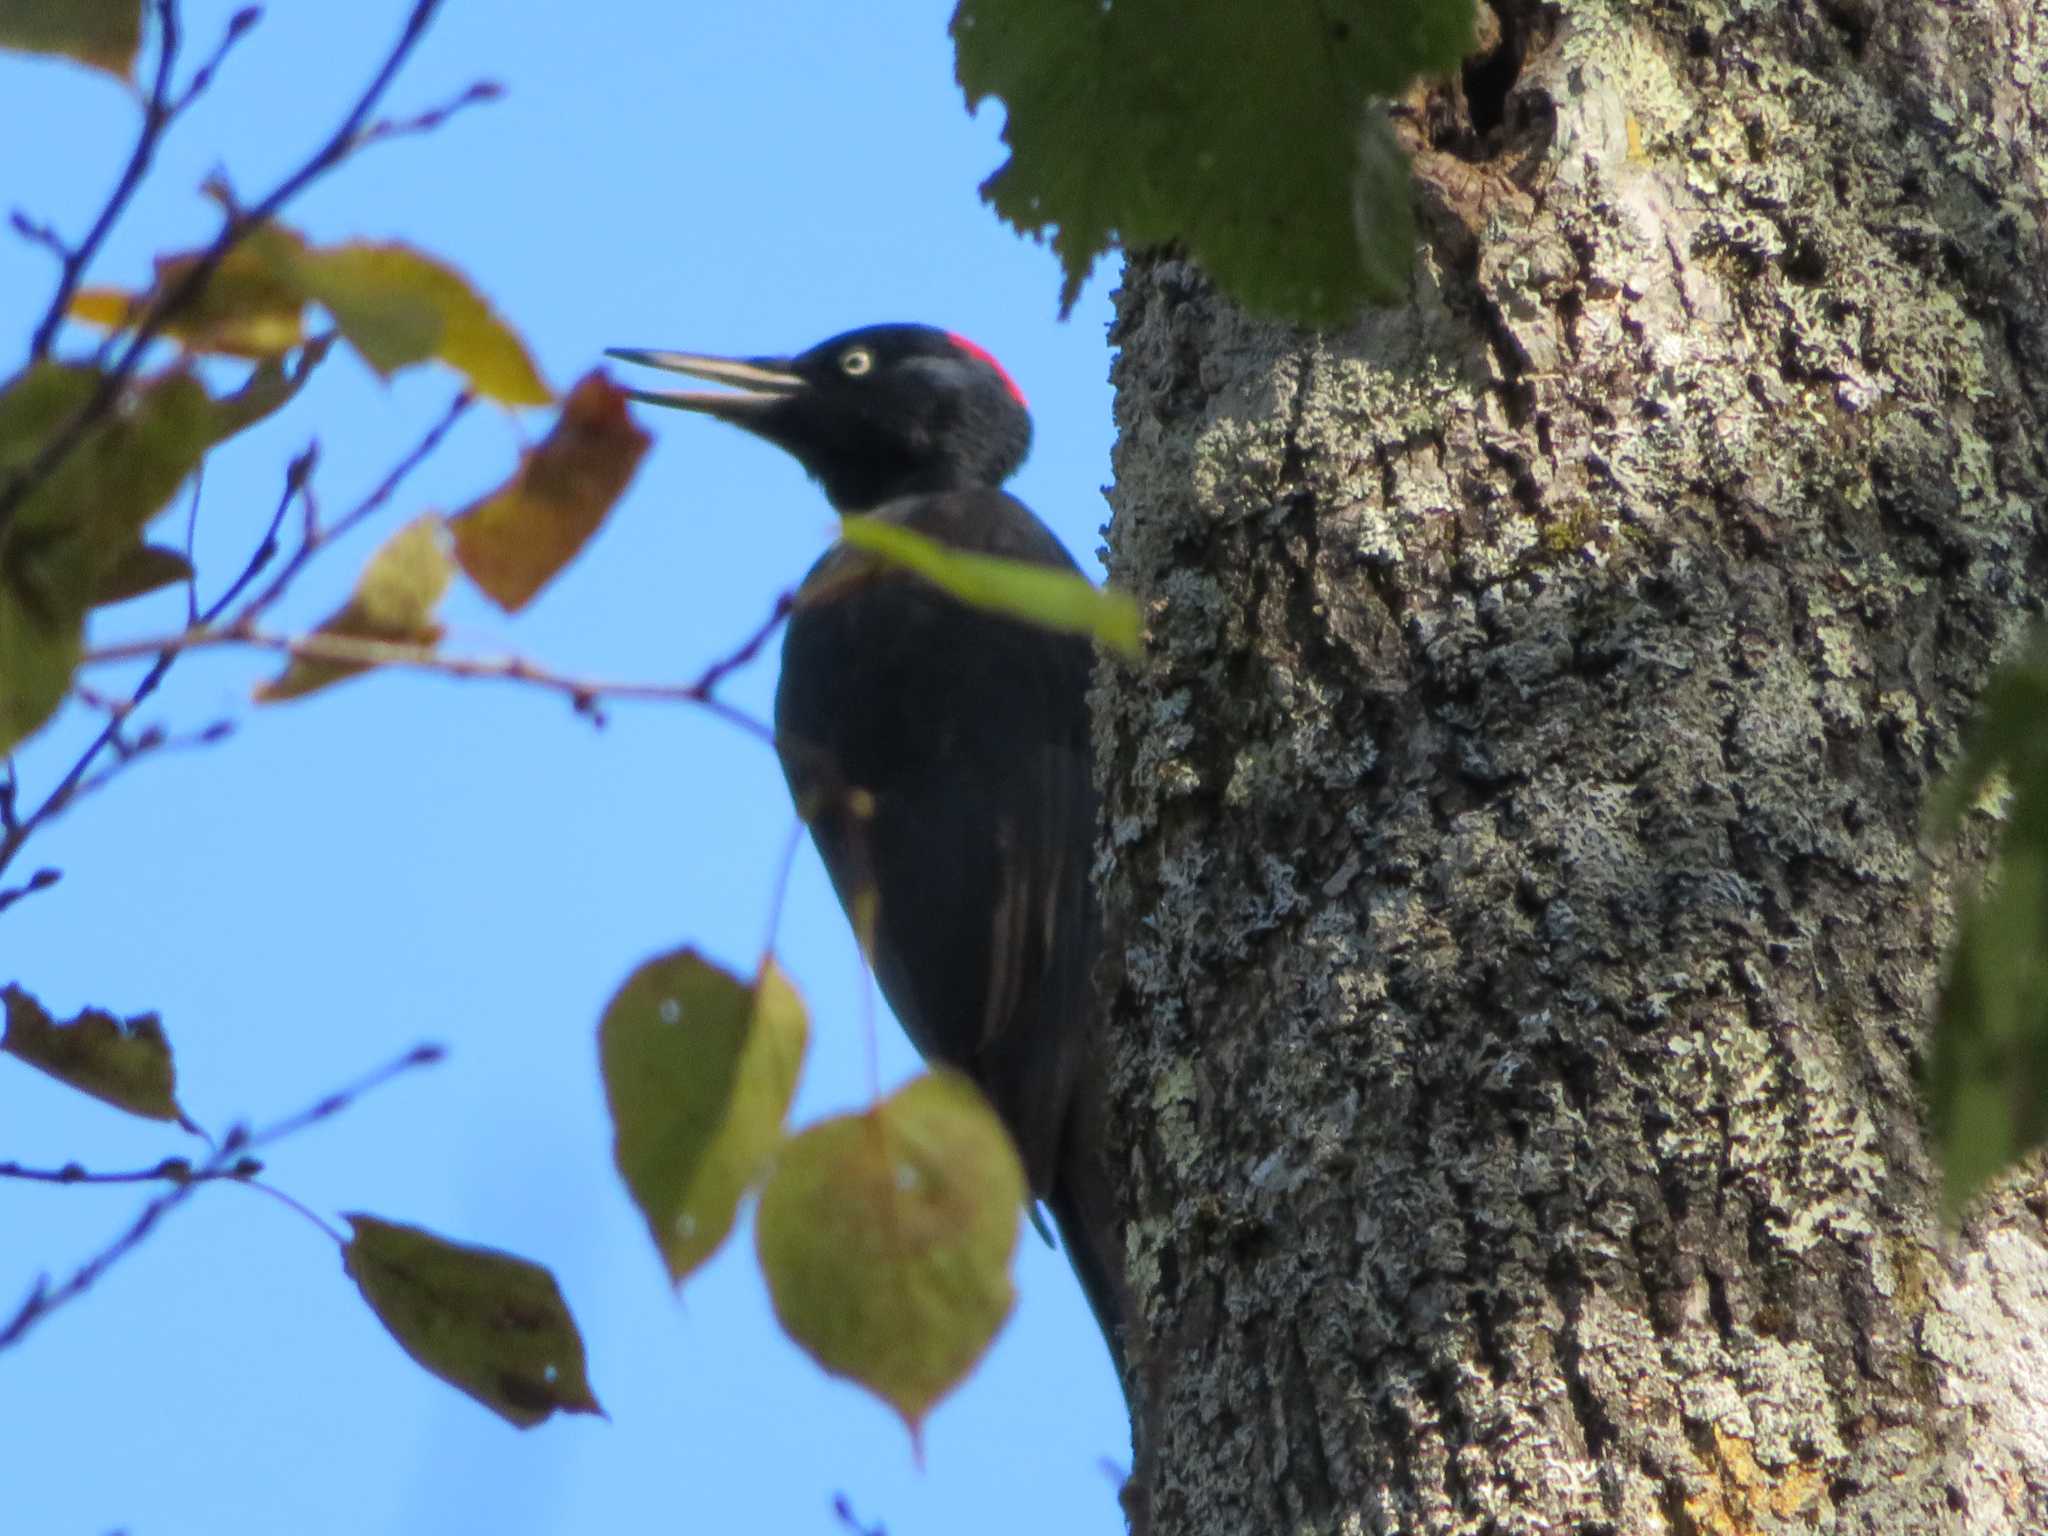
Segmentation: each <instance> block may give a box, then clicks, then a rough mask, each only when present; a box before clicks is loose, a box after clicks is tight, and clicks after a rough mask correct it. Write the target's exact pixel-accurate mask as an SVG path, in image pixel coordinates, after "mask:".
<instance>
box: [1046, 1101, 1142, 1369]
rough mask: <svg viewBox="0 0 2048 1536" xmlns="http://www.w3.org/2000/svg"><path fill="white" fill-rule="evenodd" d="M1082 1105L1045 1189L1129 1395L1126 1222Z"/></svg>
mask: <svg viewBox="0 0 2048 1536" xmlns="http://www.w3.org/2000/svg"><path fill="white" fill-rule="evenodd" d="M1078 1107H1079V1108H1080V1110H1081V1112H1080V1113H1078V1114H1076V1115H1075V1116H1074V1117H1073V1120H1074V1122H1075V1123H1073V1124H1071V1125H1070V1126H1069V1128H1068V1131H1067V1136H1066V1145H1065V1147H1064V1148H1063V1155H1062V1156H1061V1158H1060V1167H1059V1174H1058V1177H1057V1178H1056V1179H1055V1180H1054V1181H1053V1187H1052V1188H1051V1189H1050V1190H1049V1191H1048V1192H1047V1193H1046V1197H1045V1204H1046V1209H1048V1210H1050V1211H1051V1212H1052V1219H1053V1223H1054V1225H1056V1226H1057V1227H1058V1228H1059V1229H1060V1246H1061V1247H1063V1248H1065V1249H1066V1251H1067V1262H1068V1263H1070V1264H1072V1265H1073V1266H1074V1274H1075V1276H1076V1277H1077V1278H1079V1280H1080V1282H1081V1290H1082V1292H1083V1293H1084V1294H1085V1295H1086V1296H1087V1298H1088V1305H1089V1306H1090V1307H1092V1308H1093V1309H1094V1311H1095V1321H1096V1323H1097V1324H1098V1325H1099V1326H1100V1327H1101V1329H1102V1338H1103V1342H1104V1343H1106V1344H1107V1345H1108V1346H1109V1357H1110V1359H1111V1360H1112V1361H1113V1362H1114V1363H1115V1365H1116V1379H1117V1384H1118V1385H1119V1386H1121V1387H1122V1388H1123V1390H1124V1395H1125V1396H1126V1397H1129V1395H1130V1387H1129V1385H1128V1378H1127V1377H1126V1376H1125V1374H1124V1366H1125V1356H1124V1326H1125V1320H1126V1318H1127V1317H1128V1315H1129V1309H1128V1307H1127V1305H1126V1298H1127V1296H1128V1292H1127V1290H1126V1288H1125V1284H1124V1277H1123V1275H1124V1272H1123V1241H1122V1239H1123V1223H1122V1220H1121V1218H1120V1217H1119V1216H1118V1214H1117V1207H1116V1198H1115V1191H1114V1190H1113V1189H1112V1188H1111V1187H1110V1182H1109V1172H1108V1168H1107V1166H1106V1165H1105V1163H1104V1161H1103V1158H1102V1142H1101V1137H1100V1135H1099V1134H1096V1131H1097V1128H1098V1126H1099V1123H1100V1122H1099V1121H1096V1120H1095V1117H1094V1115H1093V1114H1092V1113H1091V1112H1090V1109H1091V1106H1087V1105H1082V1106H1078ZM1091 1121H1094V1122H1095V1123H1093V1124H1091V1123H1090V1122H1091Z"/></svg>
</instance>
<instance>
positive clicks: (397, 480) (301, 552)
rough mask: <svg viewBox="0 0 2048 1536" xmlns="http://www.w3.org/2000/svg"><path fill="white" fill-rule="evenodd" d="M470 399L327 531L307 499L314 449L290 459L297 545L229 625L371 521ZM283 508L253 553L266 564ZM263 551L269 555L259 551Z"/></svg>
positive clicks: (249, 618) (248, 618)
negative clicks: (297, 508)
mask: <svg viewBox="0 0 2048 1536" xmlns="http://www.w3.org/2000/svg"><path fill="white" fill-rule="evenodd" d="M475 399H476V397H475V396H474V395H470V394H460V395H457V396H456V397H455V398H454V399H453V400H452V401H450V402H449V405H448V409H447V410H445V411H443V412H442V413H441V419H440V420H439V421H437V422H435V423H434V425H433V426H432V427H430V428H429V429H428V431H427V434H426V436H424V437H422V438H421V439H420V440H419V442H418V443H416V444H415V445H414V446H413V449H412V451H411V452H410V453H408V454H407V455H406V456H405V457H404V458H402V459H400V460H399V461H398V463H397V464H396V465H394V466H393V467H392V470H391V473H390V474H388V475H386V476H385V477H384V478H383V479H382V480H380V481H378V482H377V485H376V488H375V489H373V490H372V491H371V492H370V494H369V495H367V496H365V497H364V498H363V499H362V500H361V501H359V502H357V503H356V504H355V505H354V506H353V507H351V508H349V510H348V511H347V512H346V513H344V514H343V515H342V516H341V517H340V518H339V519H338V520H337V521H336V522H335V523H334V524H333V525H332V526H330V527H325V528H323V527H322V526H321V524H320V519H319V517H318V515H317V513H316V511H315V507H314V502H313V498H312V489H311V477H312V472H313V466H314V464H315V463H316V462H317V461H318V458H317V454H316V453H315V450H313V449H311V448H309V449H307V451H306V452H305V453H304V454H301V455H300V456H299V457H298V458H296V459H294V460H293V461H292V467H291V471H290V473H289V474H288V475H287V477H286V485H287V490H288V491H289V492H290V493H291V494H294V495H297V496H299V497H300V499H301V504H302V506H303V507H304V508H305V514H306V516H305V521H304V523H303V524H302V526H301V529H300V533H299V546H298V548H297V549H295V550H293V551H292V554H291V558H290V559H289V560H287V561H285V563H284V565H283V566H282V567H280V568H279V570H278V572H277V574H276V575H275V576H274V577H272V578H271V580H270V584H269V585H268V586H266V587H265V588H264V589H263V590H262V591H261V592H258V593H257V594H256V595H255V596H254V597H252V598H250V599H249V602H248V605H247V606H246V607H244V608H243V609H242V611H241V612H240V613H239V614H237V615H236V616H235V621H234V624H233V625H232V626H230V627H231V628H236V629H239V628H243V627H246V626H247V625H249V624H252V623H253V622H254V621H255V619H256V618H257V616H258V615H260V614H261V613H263V612H264V610H266V609H267V608H269V607H270V605H271V604H273V603H275V602H276V601H277V600H278V599H279V598H280V597H282V596H284V592H285V589H286V588H287V587H289V586H290V585H291V584H292V581H293V579H294V578H295V577H297V576H298V574H299V572H300V571H302V570H304V569H305V568H306V562H307V561H309V560H311V559H312V558H313V556H315V555H316V554H318V553H319V552H320V551H321V550H322V549H324V548H326V547H327V546H328V545H329V544H332V543H333V542H334V541H335V540H336V539H339V538H343V537H345V536H347V535H348V534H350V533H352V532H354V531H355V529H356V528H357V527H359V526H360V525H361V524H362V523H363V522H364V521H365V520H366V519H368V518H370V517H373V516H374V515H376V513H377V512H379V511H380V510H382V508H383V507H384V506H385V504H386V503H387V502H389V501H390V500H391V498H392V497H393V496H394V495H396V494H397V492H398V488H399V487H400V486H401V485H403V484H404V483H405V481H406V477H407V476H409V475H410V474H411V473H412V472H413V471H414V470H415V469H418V468H419V467H420V465H421V464H423V463H424V462H426V460H427V459H429V458H431V457H432V456H433V453H434V450H435V449H437V448H439V447H440V446H441V440H442V439H443V438H445V437H446V436H447V435H448V434H449V432H450V431H451V430H452V429H453V428H454V426H455V423H456V422H458V421H460V420H461V419H462V415H463V413H464V412H465V411H467V410H468V409H469V408H470V406H471V405H472V404H473V403H474V402H475ZM283 510H284V509H283V508H282V507H280V508H279V516H278V518H277V519H275V520H273V521H272V523H271V525H270V533H269V535H268V536H267V537H266V539H265V541H264V549H260V550H259V551H258V553H259V554H260V555H262V556H263V560H264V561H265V562H267V561H268V560H269V558H270V555H271V554H274V553H275V552H276V548H277V530H278V527H279V526H280V524H281V522H282V520H283ZM265 550H267V551H268V552H269V553H265ZM241 585H244V586H246V585H247V583H246V582H244V583H242V584H241ZM235 595H239V593H238V592H237V593H236V594H235ZM232 600H233V599H232V597H230V598H228V599H224V600H223V601H222V602H220V603H216V604H215V605H214V609H213V611H212V613H211V614H210V615H209V617H208V619H207V622H208V623H209V624H211V623H212V622H213V619H215V618H218V617H219V615H220V614H221V613H223V612H225V611H226V605H227V603H228V602H231V601H232Z"/></svg>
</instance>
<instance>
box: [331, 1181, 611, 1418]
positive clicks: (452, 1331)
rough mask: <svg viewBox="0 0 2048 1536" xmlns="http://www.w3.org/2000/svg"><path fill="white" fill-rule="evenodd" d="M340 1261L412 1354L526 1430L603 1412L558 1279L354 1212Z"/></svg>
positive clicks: (508, 1257) (488, 1251) (505, 1256)
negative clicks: (554, 1419)
mask: <svg viewBox="0 0 2048 1536" xmlns="http://www.w3.org/2000/svg"><path fill="white" fill-rule="evenodd" d="M344 1219H345V1220H346V1221H347V1222H348V1224H349V1226H350V1227H351V1228H353V1229H354V1235H353V1236H352V1237H351V1238H350V1239H349V1241H348V1245H347V1246H346V1248H344V1249H343V1251H342V1267H343V1268H344V1269H345V1270H346V1271H347V1272H348V1275H349V1278H350V1279H352V1280H354V1281H355V1283H356V1288H357V1289H358V1290H360V1291H361V1292H362V1293H363V1300H365V1301H366V1302H368V1303H369V1304H370V1310H371V1311H372V1312H374V1313H376V1314H377V1321H379V1322H380V1323H382V1324H383V1325H384V1327H385V1329H386V1330H387V1331H388V1332H389V1333H390V1334H391V1336H392V1337H393V1338H394V1339H396V1340H398V1342H399V1344H400V1346H401V1347H403V1349H404V1350H405V1352H406V1353H407V1354H408V1355H411V1356H412V1357H413V1359H414V1360H416V1361H418V1362H419V1363H420V1364H421V1365H422V1366H424V1367H425V1368H426V1369H427V1370H428V1371H430V1372H432V1373H433V1374H434V1375H436V1376H438V1377H440V1378H441V1379H442V1380H443V1381H445V1382H447V1383H448V1385H450V1386H451V1387H454V1388H455V1389H456V1390H457V1391H460V1392H466V1393H467V1394H469V1396H471V1397H473V1398H475V1399H476V1400H477V1401H478V1402H480V1403H482V1404H483V1405H484V1406H485V1407H486V1408H488V1409H490V1410H491V1412H493V1413H495V1414H497V1415H498V1416H499V1417H500V1418H502V1419H504V1420H506V1421H507V1422H508V1423H510V1424H513V1425H515V1426H516V1427H518V1428H520V1429H531V1428H532V1427H533V1426H534V1425H536V1424H538V1423H540V1422H541V1421H542V1420H544V1419H546V1418H547V1417H548V1416H549V1415H550V1414H553V1413H557V1412H561V1413H596V1414H602V1413H603V1412H604V1410H603V1409H602V1408H600V1407H599V1406H598V1404H597V1399H596V1398H595V1397H594V1396H592V1395H591V1391H590V1380H589V1377H588V1375H587V1373H586V1370H585V1366H584V1360H583V1337H582V1335H581V1334H580V1333H578V1332H577V1330H576V1320H575V1319H574V1318H573V1317H571V1316H570V1315H569V1308H568V1305H567V1304H566V1303H565V1302H564V1301H563V1300H562V1292H561V1288H560V1287H559V1286H557V1285H556V1284H555V1277H554V1276H553V1275H552V1274H550V1273H549V1272H548V1271H547V1270H545V1269H543V1268H542V1267H541V1266H540V1265H538V1264H533V1263H529V1262H528V1261H527V1260H525V1259H521V1258H517V1257H515V1256H513V1255H512V1254H509V1253H500V1252H499V1251H498V1250H496V1249H494V1248H475V1247H471V1246H469V1245H468V1244H465V1243H454V1242H450V1241H449V1240H448V1239H447V1238H444V1237H437V1236H435V1235H434V1234H433V1233H431V1232H427V1231H423V1230H422V1229H420V1228H419V1227H407V1226H401V1225H399V1224H398V1223H396V1222H389V1221H381V1220H379V1219H378V1218H377V1217H375V1216H364V1215H361V1214H351V1215H349V1216H346V1217H345V1218H344Z"/></svg>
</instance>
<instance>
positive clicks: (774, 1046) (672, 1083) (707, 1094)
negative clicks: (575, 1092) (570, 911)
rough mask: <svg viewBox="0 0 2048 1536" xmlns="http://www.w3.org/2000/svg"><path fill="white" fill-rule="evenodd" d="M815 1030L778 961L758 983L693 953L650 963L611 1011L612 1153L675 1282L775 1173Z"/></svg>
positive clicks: (605, 1038)
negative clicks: (772, 1160) (774, 1160)
mask: <svg viewBox="0 0 2048 1536" xmlns="http://www.w3.org/2000/svg"><path fill="white" fill-rule="evenodd" d="M808 1033H809V1031H808V1025H807V1023H806V1021H805V1017H804V1005H803V1000H802V999H801V998H799V997H798V996H797V995H796V992H795V989H793V988H792V987H791V986H790V984H789V979H788V978H787V977H786V976H784V975H783V973H782V971H781V970H780V969H779V968H778V967H777V966H776V965H775V964H774V962H773V961H770V962H768V963H767V964H766V965H765V966H763V968H762V972H761V974H760V976H759V977H757V978H756V979H755V980H754V982H753V983H752V984H751V985H749V984H748V983H746V982H743V981H741V980H740V979H739V978H738V977H736V976H733V975H732V974H730V973H729V972H727V971H724V970H722V969H720V968H719V967H717V966H715V965H713V964H711V963H710V962H709V961H707V960H706V959H704V957H703V956H701V955H699V954H697V953H696V952H695V951H694V950H688V949H683V950H677V951H675V952H674V953H672V954H667V955H662V956H660V957H658V958H657V959H654V960H650V961H648V962H647V963H646V964H645V965H643V966H641V967H640V968H639V969H638V970H637V971H635V972H634V973H633V974H632V976H631V977H630V978H628V980H627V982H626V984H625V985H624V986H622V987H621V988H619V991H618V995H617V996H615V997H614V998H613V999H612V1000H611V1002H610V1004H609V1005H607V1007H606V1008H605V1011H604V1022H603V1024H602V1025H601V1026H600V1027H599V1030H598V1048H599V1055H600V1057H601V1060H602V1065H603V1070H604V1090H605V1100H606V1103H607V1104H608V1106H609V1107H610V1109H611V1117H612V1138H613V1140H612V1153H613V1156H614V1158H615V1159H616V1161H617V1163H618V1167H619V1176H620V1177H621V1178H622V1179H624V1180H625V1183H626V1189H627V1191H628V1192H629V1193H630V1194H631V1195H632V1197H633V1203H634V1205H636V1206H637V1207H639V1210H640V1214H641V1216H642V1217H644V1218H645V1219H646V1222H647V1228H648V1231H649V1232H650V1233H651V1234H652V1235H653V1237H654V1244H655V1246H656V1247H657V1248H659V1249H660V1250H661V1255H662V1259H663V1261H664V1262H665V1263H666V1264H667V1266H668V1272H669V1278H670V1279H671V1280H675V1281H677V1282H680V1281H682V1280H683V1279H684V1278H685V1277H687V1276H688V1275H689V1274H690V1273H691V1271H693V1270H695V1269H696V1268H697V1267H698V1266H699V1265H701V1264H702V1263H703V1262H704V1261H705V1260H706V1259H708V1258H710V1257H711V1255H712V1254H713V1253H715V1252H717V1250H718V1248H719V1246H720V1245H721V1244H723V1243H724V1241H725V1239H726V1235H727V1234H728V1233H729V1232H731V1231H732V1224H733V1218H734V1217H735V1215H736V1214H737V1213H738V1211H739V1203H740V1201H741V1199H742V1198H744V1197H745V1195H746V1193H747V1191H748V1190H749V1189H751V1188H753V1186H754V1185H755V1183H756V1182H758V1180H759V1179H760V1177H761V1175H762V1174H763V1173H765V1172H766V1170H767V1163H768V1159H769V1157H770V1155H771V1154H772V1153H773V1152H774V1150H775V1148H776V1147H777V1146H778V1145H779V1144H780V1143H781V1141H782V1124H783V1119H784V1117H785V1116H787V1115H788V1113H789V1103H790V1099H791V1098H792V1097H793V1096H794V1095H795V1093H796V1079H797V1071H798V1068H799V1067H800V1066H801V1065H802V1063H803V1055H804V1047H805V1044H806V1041H807V1037H808Z"/></svg>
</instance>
